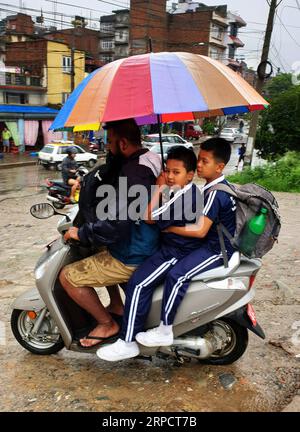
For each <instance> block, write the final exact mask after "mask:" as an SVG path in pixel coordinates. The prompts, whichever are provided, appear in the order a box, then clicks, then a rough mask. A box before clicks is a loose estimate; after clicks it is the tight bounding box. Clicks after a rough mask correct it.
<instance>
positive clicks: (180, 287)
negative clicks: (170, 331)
mask: <svg viewBox="0 0 300 432" xmlns="http://www.w3.org/2000/svg"><path fill="white" fill-rule="evenodd" d="M182 255H183V254H182V252H180V251H177V250H175V251H172V250H166V249H165V248H164V249H161V250H160V251H158V252H157V253H156V254H154V255H153V256H152V257H150V258H148V259H147V260H146V261H145V262H144V263H143V264H142V265H141V266H140V267H139V268H138V269H137V270H136V271H135V272H134V273H133V275H132V277H131V278H130V279H129V281H128V283H127V285H126V288H125V289H126V291H125V294H126V301H125V312H124V316H123V324H122V330H121V333H120V338H121V339H122V340H125V341H126V342H131V341H133V340H134V339H135V335H136V334H137V333H139V332H141V331H143V330H144V324H145V321H146V318H147V316H148V313H149V310H150V307H151V301H152V295H153V292H154V290H155V288H157V287H158V286H159V285H160V284H161V283H162V282H163V281H165V286H164V295H163V300H162V310H161V320H162V321H163V322H164V324H166V325H170V324H173V321H174V318H175V315H176V311H177V309H178V307H179V305H180V303H181V301H182V299H183V297H184V295H185V293H186V291H187V289H188V287H189V283H190V280H191V279H192V278H193V277H194V276H196V275H197V274H199V273H203V272H205V271H207V270H211V269H213V268H215V267H219V266H221V265H222V264H223V258H222V255H221V253H219V254H216V253H214V252H212V251H211V250H210V249H208V248H205V247H203V248H200V249H196V250H195V251H193V252H191V253H190V254H189V255H186V256H182ZM229 258H230V256H229Z"/></svg>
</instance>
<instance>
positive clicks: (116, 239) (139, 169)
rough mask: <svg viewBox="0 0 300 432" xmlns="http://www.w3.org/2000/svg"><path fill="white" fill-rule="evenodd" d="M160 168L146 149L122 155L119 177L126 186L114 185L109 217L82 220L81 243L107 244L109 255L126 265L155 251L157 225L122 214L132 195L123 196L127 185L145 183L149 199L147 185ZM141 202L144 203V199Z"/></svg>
mask: <svg viewBox="0 0 300 432" xmlns="http://www.w3.org/2000/svg"><path fill="white" fill-rule="evenodd" d="M160 169H161V162H160V158H159V156H158V155H157V154H155V153H153V152H150V151H149V150H148V149H140V150H138V151H137V152H136V153H134V154H133V155H131V156H130V157H129V158H127V159H124V162H123V164H122V167H121V170H120V177H119V178H122V181H123V183H124V182H125V181H126V183H127V187H126V190H123V189H122V188H120V187H118V185H116V186H115V191H116V200H110V201H109V202H108V212H107V213H108V214H110V215H113V216H111V218H110V220H109V219H107V218H104V220H100V219H99V218H98V219H97V221H96V222H95V223H85V224H83V225H82V226H81V227H80V229H79V231H78V236H79V239H80V241H81V242H82V243H83V244H85V245H93V246H96V247H100V246H103V245H105V246H107V247H108V249H109V251H110V253H111V254H112V256H114V257H115V258H117V259H118V260H120V261H122V262H123V263H124V264H127V265H139V264H141V263H142V262H143V261H144V260H145V259H146V258H147V257H148V256H151V255H152V254H153V253H155V252H156V250H157V249H158V247H159V230H158V229H157V227H155V226H152V225H151V226H148V225H147V224H146V223H144V222H139V221H136V220H129V218H128V217H127V218H124V217H122V216H123V214H124V210H125V212H127V205H129V204H130V202H131V201H133V200H134V199H135V198H132V197H131V198H130V197H127V192H128V190H129V188H130V187H131V186H135V185H143V186H145V187H146V188H147V190H148V192H149V193H148V197H149V200H150V197H151V195H150V191H151V186H152V185H154V184H155V182H156V177H157V176H158V175H159V173H160ZM115 201H116V202H117V203H118V205H117V206H116V203H115ZM100 204H101V203H100ZM144 205H145V207H146V205H147V203H144ZM98 217H99V215H98ZM123 219H125V220H123Z"/></svg>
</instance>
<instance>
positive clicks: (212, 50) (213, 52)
mask: <svg viewBox="0 0 300 432" xmlns="http://www.w3.org/2000/svg"><path fill="white" fill-rule="evenodd" d="M209 56H210V57H211V58H213V59H215V60H220V59H221V58H222V51H219V50H218V48H214V47H211V48H210V53H209Z"/></svg>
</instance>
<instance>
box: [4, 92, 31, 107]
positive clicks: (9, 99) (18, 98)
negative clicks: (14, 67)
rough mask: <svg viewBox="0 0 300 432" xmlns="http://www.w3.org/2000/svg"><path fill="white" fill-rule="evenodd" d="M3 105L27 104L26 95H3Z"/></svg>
mask: <svg viewBox="0 0 300 432" xmlns="http://www.w3.org/2000/svg"><path fill="white" fill-rule="evenodd" d="M5 103H7V104H19V105H24V104H28V95H27V94H25V93H5Z"/></svg>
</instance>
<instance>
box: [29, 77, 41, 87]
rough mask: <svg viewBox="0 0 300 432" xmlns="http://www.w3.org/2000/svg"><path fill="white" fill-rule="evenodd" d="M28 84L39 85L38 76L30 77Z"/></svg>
mask: <svg viewBox="0 0 300 432" xmlns="http://www.w3.org/2000/svg"><path fill="white" fill-rule="evenodd" d="M30 85H32V86H35V87H40V86H41V79H40V78H39V77H30Z"/></svg>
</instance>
